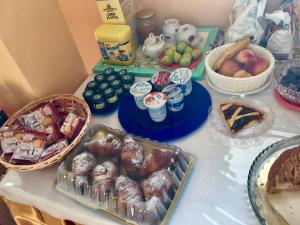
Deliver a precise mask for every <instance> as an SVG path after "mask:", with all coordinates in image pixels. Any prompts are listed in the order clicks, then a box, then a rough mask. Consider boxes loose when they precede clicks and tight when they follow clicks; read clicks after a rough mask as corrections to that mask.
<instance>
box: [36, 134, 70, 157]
mask: <svg viewBox="0 0 300 225" xmlns="http://www.w3.org/2000/svg"><path fill="white" fill-rule="evenodd" d="M67 146H68V141H67V140H65V139H63V140H61V141H59V142H57V143H56V144H53V145H51V146H49V147H48V148H46V149H45V151H44V152H43V153H42V155H41V158H40V161H45V160H47V159H50V158H51V157H52V156H54V155H56V154H58V153H59V152H60V151H61V150H63V149H64V148H65V147H67Z"/></svg>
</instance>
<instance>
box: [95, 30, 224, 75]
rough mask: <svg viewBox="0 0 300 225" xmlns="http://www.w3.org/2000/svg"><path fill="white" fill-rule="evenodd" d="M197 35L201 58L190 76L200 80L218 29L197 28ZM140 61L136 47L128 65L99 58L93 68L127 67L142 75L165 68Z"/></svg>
mask: <svg viewBox="0 0 300 225" xmlns="http://www.w3.org/2000/svg"><path fill="white" fill-rule="evenodd" d="M197 30H198V32H199V35H200V36H201V38H202V40H204V41H202V43H201V52H202V54H203V58H202V60H201V61H200V63H199V64H198V65H197V67H196V68H194V69H192V71H193V75H192V78H193V79H194V80H202V79H203V75H204V71H205V56H206V52H208V51H210V50H211V49H212V47H213V43H214V41H215V39H216V37H217V33H218V31H219V28H217V27H211V28H198V29H197ZM140 61H143V62H144V59H143V54H142V50H141V47H138V49H137V61H136V62H135V63H134V64H133V65H130V66H118V65H108V64H104V63H103V61H102V60H101V59H100V61H99V62H98V63H97V65H96V66H95V67H94V68H93V72H94V73H101V72H103V70H104V69H105V68H107V67H113V68H114V69H115V70H116V71H119V70H121V69H127V71H128V72H129V73H131V74H133V75H135V76H143V77H149V76H152V75H153V74H154V73H156V72H158V71H161V70H166V69H162V68H161V67H160V66H158V65H155V64H150V63H149V64H146V65H143V64H141V63H140Z"/></svg>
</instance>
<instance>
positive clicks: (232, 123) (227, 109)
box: [220, 103, 265, 134]
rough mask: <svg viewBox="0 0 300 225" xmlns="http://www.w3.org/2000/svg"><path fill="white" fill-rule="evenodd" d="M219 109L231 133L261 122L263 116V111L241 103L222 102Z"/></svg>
mask: <svg viewBox="0 0 300 225" xmlns="http://www.w3.org/2000/svg"><path fill="white" fill-rule="evenodd" d="M220 110H221V114H222V116H223V117H224V119H225V122H226V125H227V126H228V128H229V129H230V131H231V133H232V134H236V133H238V132H240V131H242V130H244V129H247V128H250V127H253V126H255V125H256V124H258V123H261V122H262V121H263V120H264V117H265V113H264V112H262V111H260V110H258V109H256V108H254V107H252V106H249V105H245V104H241V103H223V104H221V105H220Z"/></svg>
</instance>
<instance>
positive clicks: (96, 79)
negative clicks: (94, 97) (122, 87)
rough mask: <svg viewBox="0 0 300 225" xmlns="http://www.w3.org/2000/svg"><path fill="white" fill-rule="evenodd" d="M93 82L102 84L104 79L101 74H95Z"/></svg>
mask: <svg viewBox="0 0 300 225" xmlns="http://www.w3.org/2000/svg"><path fill="white" fill-rule="evenodd" d="M94 81H96V82H97V83H98V84H102V83H103V82H104V81H105V77H104V75H102V74H96V75H95V77H94Z"/></svg>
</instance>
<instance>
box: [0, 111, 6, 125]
mask: <svg viewBox="0 0 300 225" xmlns="http://www.w3.org/2000/svg"><path fill="white" fill-rule="evenodd" d="M7 119H8V116H7V115H6V113H5V112H4V110H3V109H1V108H0V127H2V125H3V124H4V123H5V122H6V120H7Z"/></svg>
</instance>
